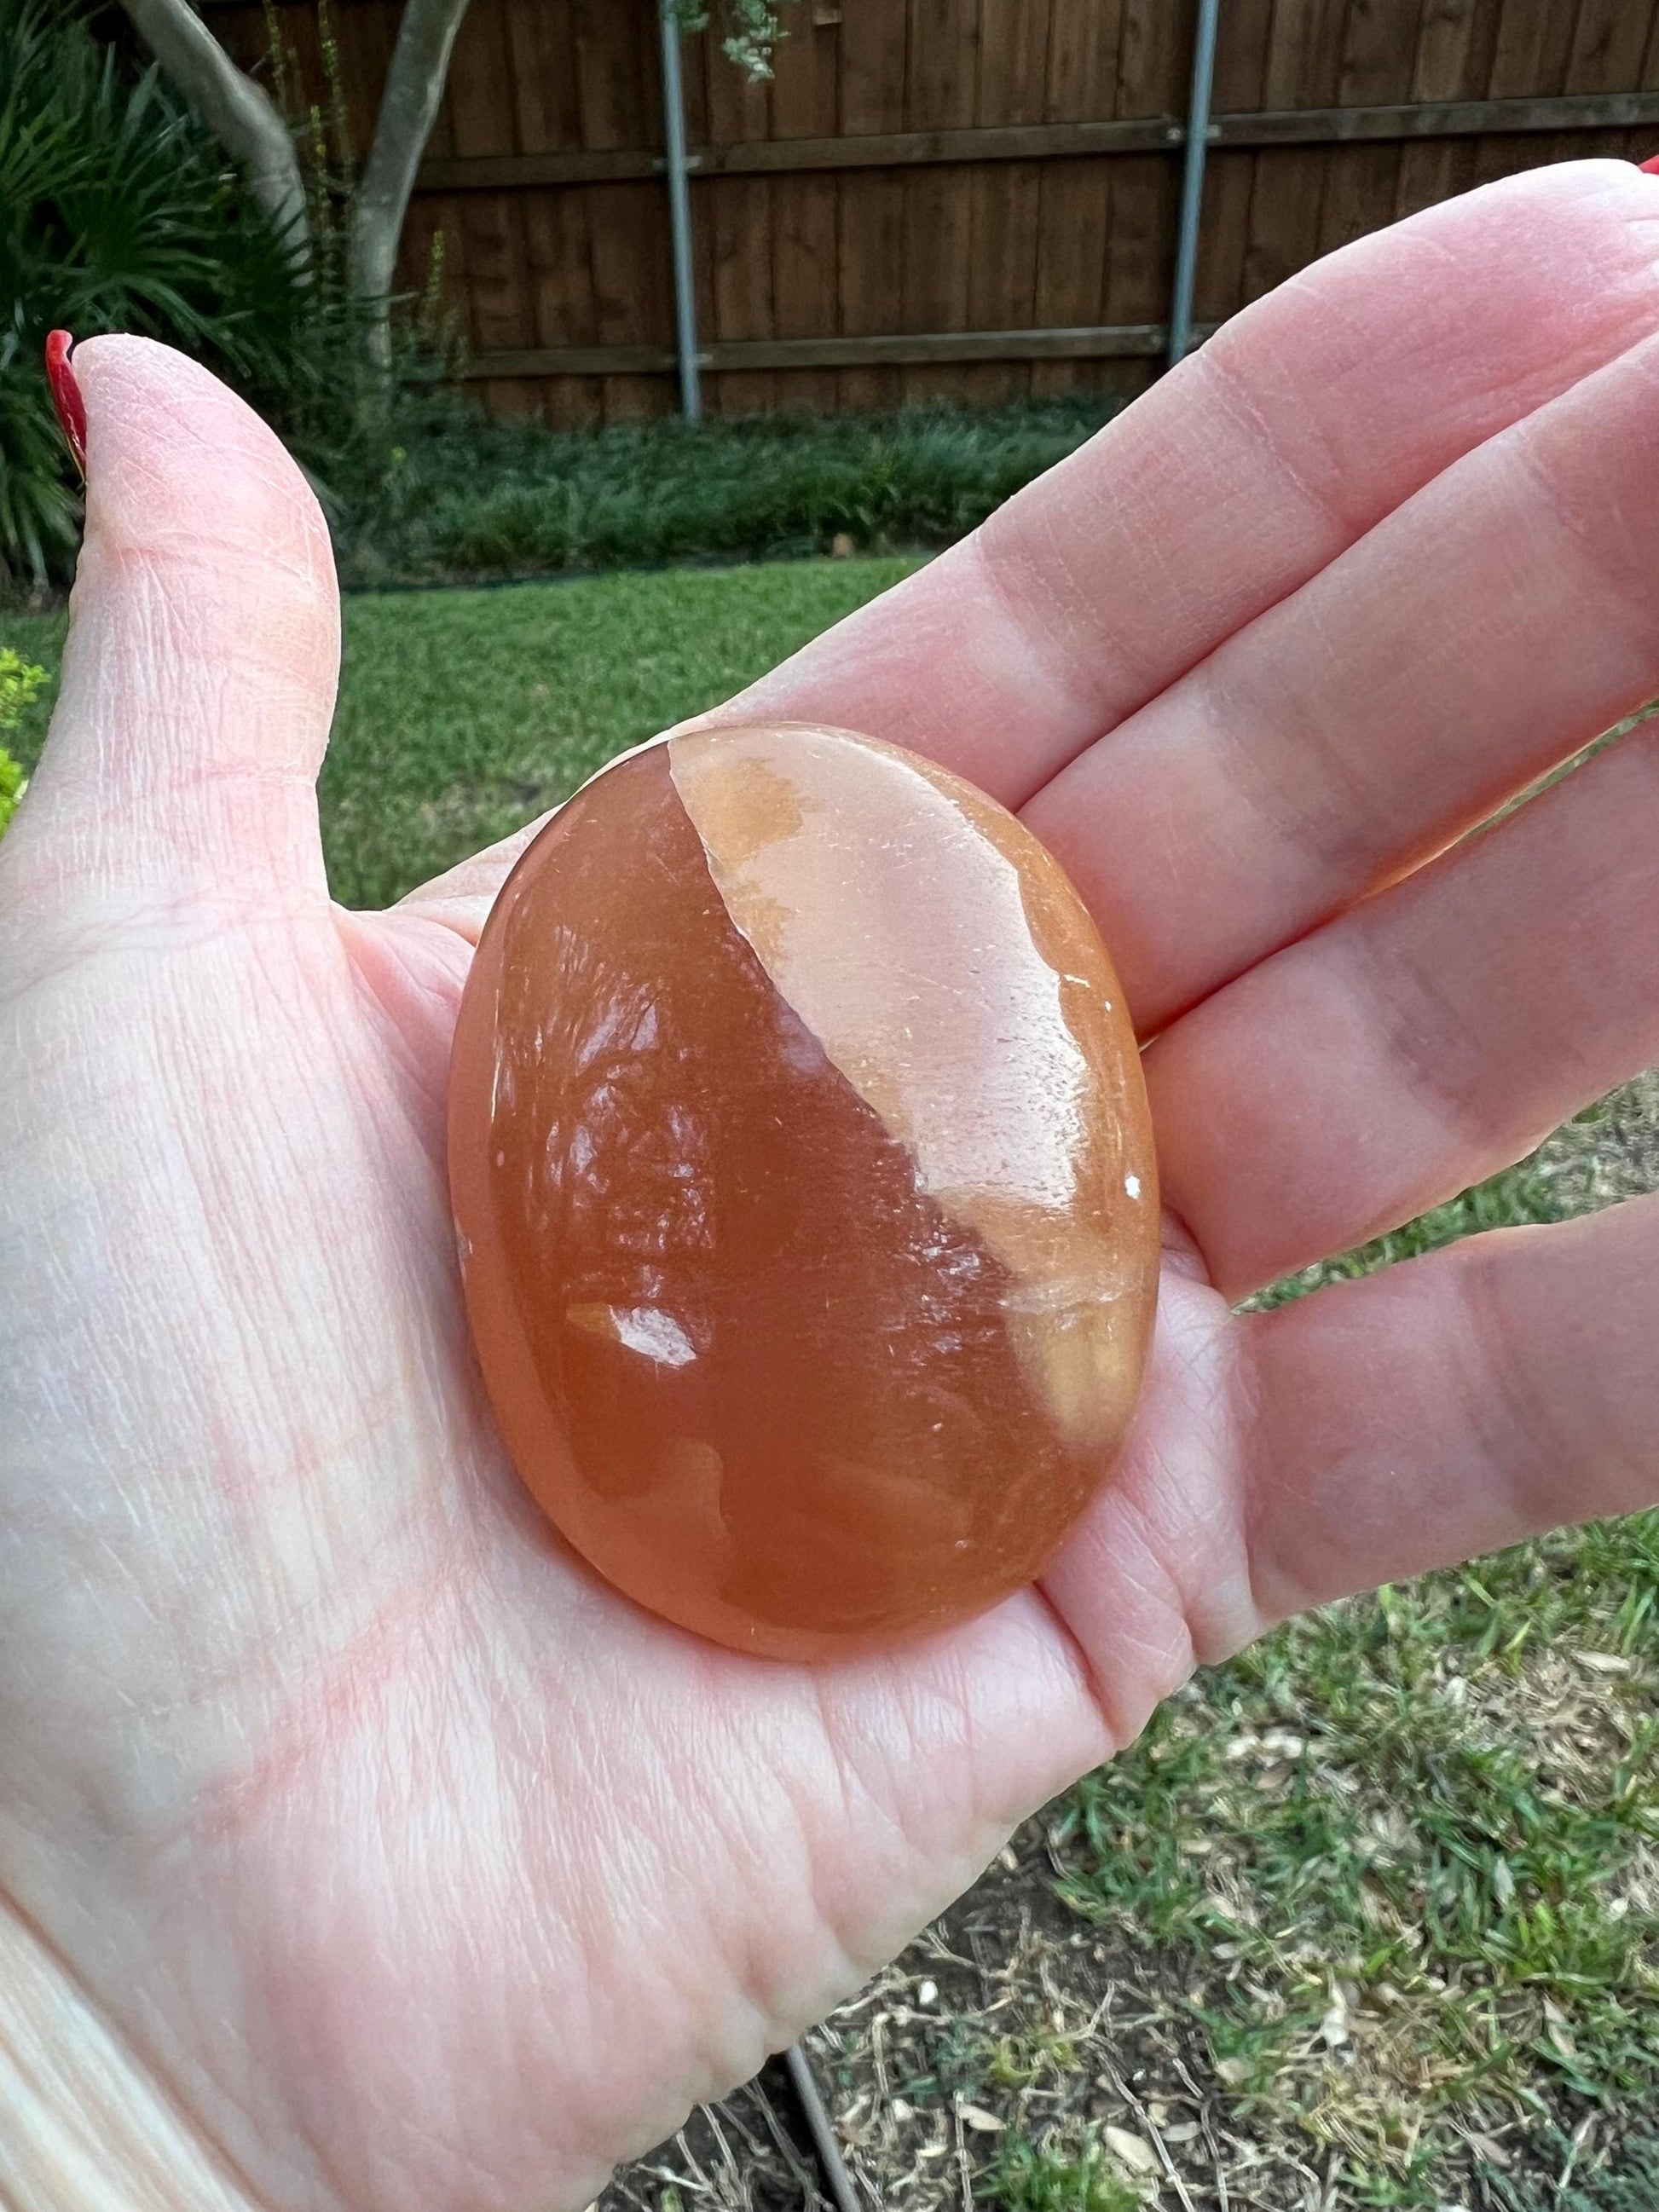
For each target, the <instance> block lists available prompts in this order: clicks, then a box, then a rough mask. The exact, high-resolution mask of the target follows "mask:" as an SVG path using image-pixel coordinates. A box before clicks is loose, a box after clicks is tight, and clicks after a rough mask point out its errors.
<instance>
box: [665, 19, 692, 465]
mask: <svg viewBox="0 0 1659 2212" xmlns="http://www.w3.org/2000/svg"><path fill="white" fill-rule="evenodd" d="M657 21H658V24H659V27H660V29H661V32H662V112H663V125H664V138H665V146H664V153H665V161H664V167H665V170H666V172H667V178H668V225H669V232H670V235H671V239H672V240H673V249H674V350H675V354H676V356H677V358H678V363H679V372H680V412H681V414H682V415H684V417H685V419H686V421H687V422H700V421H701V420H702V381H701V380H700V378H699V376H698V374H697V295H696V282H695V279H694V278H693V276H692V273H691V194H690V190H689V188H688V185H687V182H686V179H687V178H688V176H689V174H690V165H689V164H688V162H687V161H686V158H685V94H684V88H683V87H682V85H681V82H680V25H679V18H678V15H677V14H676V13H675V10H674V6H673V0H658V6H657Z"/></svg>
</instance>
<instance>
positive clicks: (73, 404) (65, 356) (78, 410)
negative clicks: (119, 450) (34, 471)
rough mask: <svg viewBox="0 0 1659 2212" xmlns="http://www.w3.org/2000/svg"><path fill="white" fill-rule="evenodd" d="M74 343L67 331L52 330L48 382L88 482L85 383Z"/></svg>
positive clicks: (48, 339) (60, 422)
mask: <svg viewBox="0 0 1659 2212" xmlns="http://www.w3.org/2000/svg"><path fill="white" fill-rule="evenodd" d="M74 343H75V341H74V339H73V338H72V337H70V334H69V332H68V331H50V332H49V333H48V334H47V337H46V382H47V383H48V384H49V385H50V386H52V405H53V406H54V407H55V408H56V409H57V410H58V426H59V428H61V429H62V431H63V433H64V440H65V441H66V442H67V444H68V446H69V449H70V453H73V454H74V456H75V465H76V468H77V469H79V470H80V471H81V481H82V483H85V482H86V480H87V406H86V402H85V400H83V399H82V397H81V387H80V386H79V385H78V384H77V383H76V380H75V371H74V370H73V369H72V368H70V347H71V346H72V345H73V344H74Z"/></svg>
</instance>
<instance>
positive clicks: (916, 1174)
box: [450, 725, 1158, 1658]
mask: <svg viewBox="0 0 1659 2212" xmlns="http://www.w3.org/2000/svg"><path fill="white" fill-rule="evenodd" d="M450 1178H451V1187H452V1191H453V1203H454V1209H455V1218H456V1222H457V1226H458V1229H459V1237H460V1249H461V1255H462V1263H463V1270H464V1274H465V1286H466V1300H467V1307H468V1311H469V1314H470V1316H471V1326H472V1332H473V1336H474V1339H475V1340H476V1342H477V1349H478V1356H479V1359H480V1361H481V1363H482V1364H483V1374H484V1379H485V1382H486V1384H487V1386H488V1388H489V1395H490V1397H491V1399H492V1401H493V1402H494V1405H495V1412H496V1414H497V1417H498V1419H499V1420H500V1423H501V1431H502V1434H503V1436H504V1437H505V1439H506V1442H507V1449H508V1450H509V1452H510V1453H511V1455H512V1456H513V1461H514V1462H515V1464H516V1465H517V1467H518V1469H519V1471H520V1474H521V1475H522V1476H523V1478H524V1480H525V1481H526V1483H527V1484H528V1486H530V1488H531V1490H532V1492H534V1493H535V1495H536V1497H537V1498H538V1499H539V1501H540V1503H541V1504H542V1506H543V1507H544V1510H546V1512H547V1513H548V1515H549V1516H550V1518H551V1519H552V1521H553V1522H555V1524H556V1526H557V1527H558V1528H559V1529H560V1530H561V1531H562V1533H563V1534H564V1535H565V1536H566V1537H567V1538H568V1541H570V1543H571V1544H573V1545H574V1547H575V1548H576V1549H577V1551H579V1552H580V1553H582V1554H583V1555H584V1556H585V1557H586V1559H588V1560H589V1561H590V1562H591V1563H592V1565H593V1566H594V1567H596V1568H597V1569H598V1570H599V1572H600V1573H601V1574H602V1575H604V1576H605V1577H607V1578H608V1579H609V1580H610V1581H611V1583H614V1584H616V1586H617V1588H618V1589H622V1590H624V1591H626V1592H627V1593H628V1595H629V1596H630V1597H632V1598H635V1599H636V1600H637V1601H639V1602H640V1603H641V1605H644V1606H647V1607H650V1608H651V1609H652V1610H653V1612H656V1613H660V1614H663V1615H665V1616H666V1618H667V1619H669V1620H672V1621H677V1622H678V1623H679V1624H680V1625H681V1626H684V1627H686V1628H690V1629H694V1630H696V1631H698V1632H701V1633H702V1635H704V1636H708V1637H711V1638H714V1640H715V1641H716V1642H718V1643H720V1644H730V1645H732V1646H733V1647H734V1648H736V1649H738V1650H743V1651H750V1652H757V1653H764V1654H767V1655H769V1656H774V1657H781V1658H817V1657H825V1656H836V1655H839V1654H842V1653H845V1652H850V1651H854V1650H860V1649H863V1648H866V1647H869V1646H871V1645H874V1644H881V1643H884V1642H888V1641H890V1640H893V1639H896V1638H902V1637H908V1636H914V1635H916V1634H920V1633H922V1632H927V1631H930V1630H935V1629H939V1628H943V1627H945V1626H948V1625H949V1624H951V1622H954V1621H959V1620H963V1619H965V1618H966V1617H968V1616H969V1615H970V1614H972V1613H977V1612H979V1611H981V1609H983V1608H984V1607H987V1606H989V1605H992V1604H994V1603H995V1602H996V1601H997V1600H998V1599H1000V1598H1001V1597H1004V1596H1006V1595H1007V1594H1008V1593H1009V1592H1010V1591H1012V1590H1015V1589H1018V1588H1019V1587H1020V1586H1021V1585H1022V1584H1024V1583H1029V1582H1030V1581H1031V1580H1033V1579H1034V1578H1035V1577H1036V1575H1037V1574H1038V1573H1039V1572H1040V1571H1041V1570H1042V1566H1043V1564H1044V1562H1045V1561H1046V1560H1047V1559H1048V1557H1049V1556H1050V1554H1051V1553H1053V1551H1054V1548H1055V1547H1056V1546H1057V1545H1058V1544H1059V1543H1060V1541H1061V1539H1062V1538H1063V1537H1064V1536H1065V1535H1066V1532H1067V1530H1068V1529H1069V1528H1071V1527H1072V1526H1073V1523H1074V1522H1075V1521H1076V1520H1077V1518H1078V1516H1079V1514H1080V1513H1081V1512H1082V1511H1083V1510H1084V1508H1085V1505H1086V1504H1088V1502H1089V1500H1090V1498H1091V1497H1092V1496H1093V1495H1094V1494H1095V1492H1097V1490H1098V1489H1099V1487H1100V1486H1101V1485H1102V1483H1103V1481H1104V1480H1105V1479H1106V1477H1107V1475H1108V1474H1109V1470H1110V1468H1111V1464H1112V1461H1113V1459H1114V1456H1115V1454H1116V1452H1117V1450H1118V1448H1119V1446H1120V1445H1121V1443H1122V1440H1123V1437H1124V1433H1125V1431H1126V1430H1127V1426H1128V1424H1129V1419H1130V1416H1131V1413H1132V1412H1133V1405H1134V1401H1135V1395H1136V1392H1137V1390H1138V1389H1139V1382H1140V1376H1141V1370H1142V1368H1143V1365H1144V1364H1145V1359H1146V1346H1147V1340H1148V1337H1149V1334H1150V1332H1151V1327H1152V1310H1153V1303H1154V1297H1155V1285H1156V1280H1157V1267H1158V1194H1157V1188H1156V1181H1155V1170H1154V1165H1153V1158H1152V1136H1151V1130H1150V1126H1149V1123H1148V1120H1147V1113H1146V1094H1145V1091H1144V1089H1143V1086H1142V1083H1141V1077H1140V1066H1139V1058H1138V1055H1137V1053H1136V1048H1135V1042H1134V1036H1133V1030H1131V1027H1130V1024H1129V1021H1128V1018H1127V1014H1126V1012H1125V1011H1124V1007H1123V1003H1122V997H1121V993H1120V991H1119V988H1118V986H1117V981H1116V979H1115V976H1114V975H1113V972H1112V968H1111V963H1110V962H1109V959H1108V958H1107V956H1106V952H1105V949H1104V947H1103V945H1102V944H1101V941H1100V938H1099V935H1098V933H1097V931H1096V929H1095V927H1094V925H1093V924H1092V922H1091V921H1090V920H1089V917H1088V915H1086V914H1085V911H1084V908H1083V906H1082V903H1081V902H1080V901H1079V898H1078V896H1077V894H1076V892H1075V891H1074V890H1073V889H1072V886H1071V884H1069V883H1068V882H1067V881H1066V878H1065V876H1064V875H1063V874H1062V873H1061V872H1060V866H1059V864H1058V863H1057V862H1056V861H1055V860H1054V859H1053V858H1052V857H1051V856H1050V855H1049V854H1048V852H1047V851H1046V850H1045V849H1044V848H1043V847H1042V845H1040V844H1039V843H1038V842H1037V841H1036V838H1034V837H1033V836H1031V834H1030V831H1029V830H1027V829H1024V828H1023V827H1022V826H1021V824H1020V823H1018V822H1017V821H1016V820H1015V819H1014V817H1012V815H1010V814H1008V813H1006V812H1005V811H1004V810H1003V809H1002V808H1001V807H1000V806H998V805H995V804H994V802H993V801H991V800H990V799H986V798H985V797H983V796H982V795H981V793H979V792H977V791H975V789H973V788H972V787H971V786H969V785H968V784H965V783H963V782H962V781H960V780H959V779H958V778H957V777H955V776H952V775H947V774H945V771H944V770H942V769H938V768H935V767H934V766H933V764H932V763H929V762H927V761H924V760H921V759H918V758H916V757H914V756H913V755H910V754H908V753H905V752H901V751H900V750H897V749H896V747H894V746H891V745H885V744H878V743H876V742H875V741H874V740H873V739H872V738H862V737H857V736H854V735H853V734H852V733H850V732H846V731H838V730H826V729H819V728H816V727H811V726H787V725H786V726H776V727H769V728H753V729H747V728H744V729H729V730H720V731H715V732H694V733H692V734H690V735H688V736H684V737H678V738H671V739H668V740H666V741H664V742H660V743H658V744H653V745H649V746H647V747H646V748H645V749H644V750H641V751H639V752H635V753H632V754H629V755H627V756H626V757H624V758H623V759H622V760H620V761H618V762H617V763H615V764H614V765H613V766H611V768H609V769H606V770H605V772H604V773H603V774H602V775H599V776H598V777H596V778H595V779H594V781H592V782H591V783H589V784H588V785H586V787H584V788H583V789H582V790H581V791H580V792H579V793H577V795H576V796H575V798H574V799H572V800H571V801H570V802H569V803H568V805H566V806H564V807H563V808H562V809H561V811H559V813H558V814H557V816H556V817H555V818H554V819H553V820H552V821H551V822H550V823H548V825H547V827H546V828H545V829H544V830H543V831H542V832H541V834H540V836H538V838H537V839H536V840H535V842H534V843H533V844H532V845H531V847H530V848H529V849H528V851H527V852H526V854H525V855H524V857H523V858H522V859H521V860H520V862H519V864H518V866H517V867H516V868H515V869H514V871H513V874H512V875H511V877H510V878H508V880H507V884H506V886H505V887H504V889H503V890H502V891H501V896H500V897H499V898H498V899H497V901H496V902H495V908H494V910H493V911H492V913H491V915H490V917H489V924H488V926H487V927H486V928H485V930H484V933H483V941H482V942H481V944H480V945H479V947H478V954H477V961H476V963H475V964H474V967H473V970H472V974H471V980H470V981H469V982H468V985H467V989H466V994H465V1000H464V1002H463V1005H462V1008H461V1014H460V1021H459V1027H458V1029H457V1031H456V1036H455V1053H454V1060H453V1070H452V1075H451V1084H450Z"/></svg>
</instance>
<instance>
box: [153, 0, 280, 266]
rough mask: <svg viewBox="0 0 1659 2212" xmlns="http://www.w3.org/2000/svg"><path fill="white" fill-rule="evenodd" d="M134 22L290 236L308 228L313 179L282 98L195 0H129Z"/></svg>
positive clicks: (263, 204) (193, 109) (188, 102)
mask: <svg viewBox="0 0 1659 2212" xmlns="http://www.w3.org/2000/svg"><path fill="white" fill-rule="evenodd" d="M123 4H124V5H125V9H126V11H127V14H128V15H130V16H131V18H132V21H133V25H134V27H135V28H136V29H137V33H138V35H139V37H140V38H141V39H143V41H144V44H145V45H146V46H148V47H149V50H150V52H151V53H153V54H154V55H155V58H156V60H157V61H158V62H159V63H160V64H161V68H162V70H163V72H164V73H165V75H166V76H167V78H168V80H169V81H170V82H172V83H173V85H174V86H176V87H177V88H178V90H179V93H180V94H182V95H183V97H184V100H185V104H186V106H188V107H189V108H190V110H191V113H192V114H193V115H194V116H195V117H196V118H197V121H198V122H200V123H204V124H205V125H206V126H207V128H208V129H209V130H210V131H212V133H213V135H214V137H216V138H217V139H218V141H219V143H220V144H221V145H222V147H223V148H224V149H225V151H226V152H227V153H228V154H229V155H231V156H232V158H233V159H234V161H239V162H240V164H241V166H242V167H243V168H244V169H245V170H246V173H247V180H248V185H249V189H250V190H251V191H252V194H253V197H254V198H255V199H256V200H257V201H258V204H259V205H260V206H261V207H262V208H263V209H264V212H265V213H266V215H267V216H269V217H270V220H271V222H273V223H274V224H275V225H276V228H277V229H278V230H279V231H281V232H282V233H283V234H284V235H285V236H287V237H289V238H291V240H293V242H294V244H295V245H296V246H297V245H299V244H300V243H301V241H302V240H304V239H305V238H306V236H307V232H308V224H307V215H306V189H305V179H304V178H303V177H302V176H301V173H300V157H299V155H297V153H296V152H295V147H294V139H293V137H292V135H291V133H290V132H289V127H288V125H287V124H286V123H284V122H283V118H282V116H281V115H280V114H279V113H278V112H277V109H276V104H275V102H274V101H272V100H270V98H269V97H268V96H267V95H266V94H264V92H262V91H261V90H260V88H259V87H258V85H257V84H255V83H254V82H253V80H252V77H250V76H245V75H244V74H243V72H242V71H241V70H239V69H238V68H237V66H236V64H235V63H234V61H232V59H231V58H230V56H229V55H228V53H227V52H225V50H224V48H223V47H222V46H221V45H220V44H219V41H218V40H217V39H216V38H215V37H214V35H213V33H212V32H211V31H210V30H209V29H208V27H207V26H206V24H205V23H204V22H203V21H202V19H201V17H200V16H199V15H197V13H196V10H195V9H193V8H192V7H191V5H190V0H123Z"/></svg>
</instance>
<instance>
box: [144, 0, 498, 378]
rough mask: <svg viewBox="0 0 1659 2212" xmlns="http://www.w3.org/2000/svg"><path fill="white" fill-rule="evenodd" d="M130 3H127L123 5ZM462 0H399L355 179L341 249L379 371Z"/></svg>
mask: <svg viewBox="0 0 1659 2212" xmlns="http://www.w3.org/2000/svg"><path fill="white" fill-rule="evenodd" d="M129 4H130V5H131V0H129ZM466 6H467V0H405V4H404V16H403V21H402V22H401V24H400V25H399V26H398V43H397V46H395V47H394V48H393V50H392V66H391V68H390V70H388V71H387V72H386V90H385V91H384V92H383V93H382V94H381V95H380V116H379V118H378V120H377V121H376V123H375V126H374V144H373V145H372V146H371V147H370V149H369V155H368V161H367V162H366V163H365V164H364V167H363V173H362V177H361V178H360V179H358V184H357V192H356V203H355V205H354V207H353V210H352V216H351V235H350V239H349V242H348V247H347V264H346V270H347V282H348V283H349V286H350V289H351V295H352V297H353V299H355V300H357V301H361V302H362V303H363V304H364V305H365V306H366V307H368V309H369V312H370V315H371V318H372V319H371V321H370V325H369V333H368V348H369V356H370V358H371V360H372V361H373V362H374V364H375V366H376V367H377V368H388V367H389V366H390V365H391V360H392V327H391V322H390V319H389V313H388V303H389V301H390V297H391V293H392V276H393V272H394V271H395V270H396V268H397V264H398V245H399V243H400V242H401V240H402V238H403V234H404V216H406V215H407V213H408V211H409V196H410V193H411V192H412V191H413V190H414V189H415V172H416V169H417V168H418V167H419V166H420V161H421V156H422V154H423V153H424V152H425V151H426V142H427V140H428V138H429V137H431V135H432V125H433V123H434V121H435V119H436V117H437V113H438V103H439V101H440V100H441V99H442V98H443V92H444V81H445V79H446V77H447V76H448V73H449V56H450V50H451V48H452V47H453V46H454V44H455V33H456V32H457V31H459V28H460V27H461V18H462V16H463V15H465V13H466Z"/></svg>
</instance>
